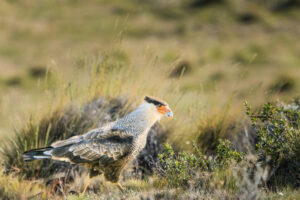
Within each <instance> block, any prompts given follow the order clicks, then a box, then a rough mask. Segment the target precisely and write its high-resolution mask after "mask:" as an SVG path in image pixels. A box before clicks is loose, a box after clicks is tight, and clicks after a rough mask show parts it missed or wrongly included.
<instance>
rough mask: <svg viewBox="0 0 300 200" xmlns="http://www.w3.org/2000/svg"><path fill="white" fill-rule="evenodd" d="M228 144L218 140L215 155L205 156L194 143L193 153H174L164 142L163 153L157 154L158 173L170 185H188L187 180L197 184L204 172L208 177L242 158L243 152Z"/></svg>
mask: <svg viewBox="0 0 300 200" xmlns="http://www.w3.org/2000/svg"><path fill="white" fill-rule="evenodd" d="M230 146H231V143H230V141H229V140H219V145H218V146H217V149H218V150H217V153H216V155H213V156H206V155H204V154H203V153H202V152H201V150H200V148H199V147H197V146H196V145H195V144H194V143H193V149H194V152H193V153H188V152H179V153H175V152H174V150H173V148H172V147H171V146H170V145H169V144H165V145H164V151H163V153H162V154H160V155H159V158H160V165H161V167H160V168H159V174H160V175H161V176H162V177H165V178H166V180H167V182H168V185H169V186H170V187H180V186H181V187H188V186H190V184H189V182H196V183H195V184H196V185H198V184H200V182H201V178H204V176H205V174H206V175H208V178H209V177H210V176H211V175H212V172H216V171H218V170H224V169H226V168H228V167H229V165H230V164H232V163H236V162H240V161H241V160H242V159H243V156H244V155H243V153H240V152H237V151H235V150H232V149H231V147H230ZM199 178H200V179H199ZM206 178H207V177H206ZM197 182H198V183H197Z"/></svg>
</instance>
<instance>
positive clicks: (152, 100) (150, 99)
mask: <svg viewBox="0 0 300 200" xmlns="http://www.w3.org/2000/svg"><path fill="white" fill-rule="evenodd" d="M144 100H145V101H146V102H148V103H153V104H154V105H156V106H166V105H167V103H166V102H165V101H163V100H160V99H157V98H154V97H151V96H145V98H144Z"/></svg>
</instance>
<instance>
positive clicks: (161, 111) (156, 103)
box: [144, 96, 173, 118]
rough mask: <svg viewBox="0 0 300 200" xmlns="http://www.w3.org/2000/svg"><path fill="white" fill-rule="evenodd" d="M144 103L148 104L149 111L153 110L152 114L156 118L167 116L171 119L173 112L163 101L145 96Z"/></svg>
mask: <svg viewBox="0 0 300 200" xmlns="http://www.w3.org/2000/svg"><path fill="white" fill-rule="evenodd" d="M144 102H145V103H146V104H149V107H150V108H151V110H153V112H154V113H156V114H157V115H158V116H160V117H161V116H167V117H170V118H173V112H172V110H171V109H170V107H169V105H168V104H167V103H166V102H165V101H163V100H160V99H157V98H154V97H151V96H145V98H144Z"/></svg>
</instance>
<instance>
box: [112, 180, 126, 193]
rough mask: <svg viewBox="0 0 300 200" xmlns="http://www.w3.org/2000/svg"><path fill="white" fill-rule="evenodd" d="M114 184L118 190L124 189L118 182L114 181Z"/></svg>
mask: <svg viewBox="0 0 300 200" xmlns="http://www.w3.org/2000/svg"><path fill="white" fill-rule="evenodd" d="M114 184H115V186H117V187H118V188H119V190H121V192H124V189H123V187H122V185H120V183H119V182H116V183H114Z"/></svg>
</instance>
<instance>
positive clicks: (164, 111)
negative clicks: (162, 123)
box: [158, 106, 173, 118]
mask: <svg viewBox="0 0 300 200" xmlns="http://www.w3.org/2000/svg"><path fill="white" fill-rule="evenodd" d="M158 112H159V113H161V114H163V115H166V116H167V117H170V118H173V112H172V111H171V109H170V108H169V106H161V107H159V108H158Z"/></svg>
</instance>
